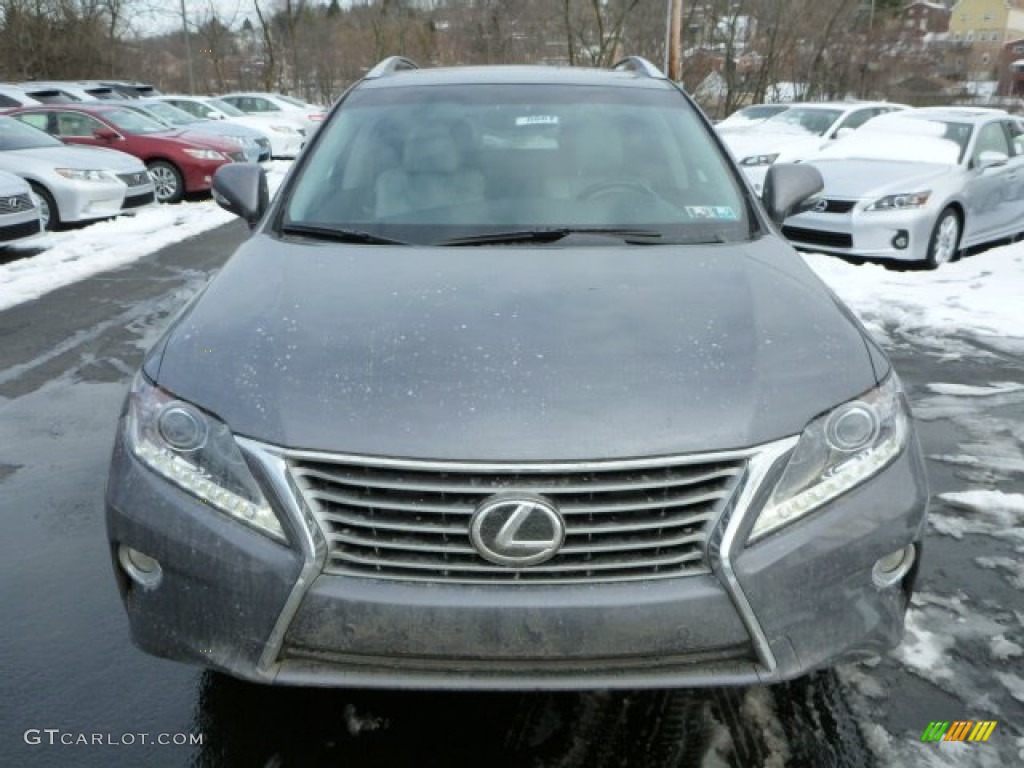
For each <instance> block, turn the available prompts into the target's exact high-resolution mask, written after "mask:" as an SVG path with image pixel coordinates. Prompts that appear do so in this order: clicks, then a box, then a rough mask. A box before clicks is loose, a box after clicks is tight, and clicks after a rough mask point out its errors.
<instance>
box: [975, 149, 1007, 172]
mask: <svg viewBox="0 0 1024 768" xmlns="http://www.w3.org/2000/svg"><path fill="white" fill-rule="evenodd" d="M1008 162H1010V156H1009V155H1007V154H1006V153H1005V152H994V151H992V150H991V149H986V150H985V151H984V152H982V153H981V154H980V155H978V170H979V171H984V170H985V169H986V168H996V167H997V166H1000V165H1006V164H1007V163H1008Z"/></svg>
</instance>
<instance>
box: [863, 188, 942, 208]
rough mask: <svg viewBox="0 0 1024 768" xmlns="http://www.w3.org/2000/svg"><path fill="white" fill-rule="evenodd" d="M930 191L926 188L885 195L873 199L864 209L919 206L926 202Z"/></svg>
mask: <svg viewBox="0 0 1024 768" xmlns="http://www.w3.org/2000/svg"><path fill="white" fill-rule="evenodd" d="M931 194H932V191H931V190H930V189H926V190H925V191H924V192H906V193H902V194H899V195H886V196H885V197H881V198H879V199H878V200H875V202H873V203H872V204H871V205H869V206H868V207H867V208H865V209H864V210H865V211H900V210H904V209H906V208H920V207H921V206H922V205H924V204H925V203H927V202H928V198H929V197H931Z"/></svg>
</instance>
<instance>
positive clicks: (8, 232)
mask: <svg viewBox="0 0 1024 768" xmlns="http://www.w3.org/2000/svg"><path fill="white" fill-rule="evenodd" d="M40 231H41V230H40V227H39V220H38V219H35V220H33V221H26V222H24V223H22V224H12V225H10V226H9V227H0V243H3V242H9V241H11V240H18V239H20V238H22V237H29V236H30V235H38V234H39V232H40Z"/></svg>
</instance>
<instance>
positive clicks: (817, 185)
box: [761, 163, 825, 226]
mask: <svg viewBox="0 0 1024 768" xmlns="http://www.w3.org/2000/svg"><path fill="white" fill-rule="evenodd" d="M824 188H825V180H824V179H822V178H821V172H820V171H818V169H817V168H815V167H814V166H813V165H807V164H806V163H776V164H775V165H773V166H772V167H771V168H769V169H768V175H767V176H765V179H764V192H763V193H762V195H761V200H762V202H764V207H765V210H766V211H767V212H768V216H769V217H771V220H772V221H774V222H775V223H776V224H778V225H780V226H781V225H782V222H783V221H785V220H786V217H787V216H789V215H790V214H791V213H793V211H794V210H796V208H797V206H799V205H800V203H802V202H804V201H805V200H807V199H808V198H809V197H813V196H814V195H816V194H818V193H819V192H821V190H823V189H824Z"/></svg>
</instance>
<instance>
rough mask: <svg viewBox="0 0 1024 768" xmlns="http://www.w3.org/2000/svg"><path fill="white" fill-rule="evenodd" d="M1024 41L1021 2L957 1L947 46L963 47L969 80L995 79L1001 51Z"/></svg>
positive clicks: (1000, 0) (950, 21) (994, 0)
mask: <svg viewBox="0 0 1024 768" xmlns="http://www.w3.org/2000/svg"><path fill="white" fill-rule="evenodd" d="M1020 37H1024V0H960V2H958V3H956V4H955V5H954V6H953V8H952V9H951V12H950V18H949V42H950V43H952V44H953V45H954V46H956V45H958V44H959V45H963V46H965V49H966V50H965V56H964V67H965V69H966V72H965V74H966V76H967V79H969V80H988V79H992V80H994V79H996V76H997V74H998V62H999V58H1000V56H1001V54H1002V51H1003V47H1004V46H1005V45H1006V44H1007V43H1008V42H1010V41H1012V40H1016V39H1017V38H1020Z"/></svg>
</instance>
